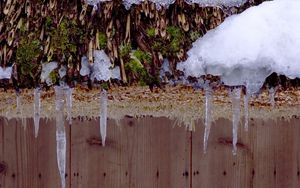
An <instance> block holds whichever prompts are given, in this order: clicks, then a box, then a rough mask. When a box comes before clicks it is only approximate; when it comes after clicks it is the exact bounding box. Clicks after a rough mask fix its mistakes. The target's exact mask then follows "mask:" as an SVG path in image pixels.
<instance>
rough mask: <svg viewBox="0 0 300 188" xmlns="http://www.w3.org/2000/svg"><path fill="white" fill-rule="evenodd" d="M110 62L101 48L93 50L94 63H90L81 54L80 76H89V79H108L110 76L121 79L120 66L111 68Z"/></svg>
mask: <svg viewBox="0 0 300 188" xmlns="http://www.w3.org/2000/svg"><path fill="white" fill-rule="evenodd" d="M112 66H113V65H112V63H111V62H110V60H109V57H108V56H107V55H106V53H105V52H104V51H103V50H95V51H94V63H93V64H90V63H89V62H88V58H87V57H86V56H83V57H82V58H81V69H80V72H79V73H80V75H81V76H90V78H91V80H95V79H96V80H98V81H101V80H104V81H108V80H109V79H110V78H113V79H121V75H120V68H119V67H118V66H116V67H115V68H112Z"/></svg>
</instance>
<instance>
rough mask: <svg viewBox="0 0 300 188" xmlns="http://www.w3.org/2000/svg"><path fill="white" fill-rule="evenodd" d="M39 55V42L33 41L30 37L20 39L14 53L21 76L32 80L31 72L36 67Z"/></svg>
mask: <svg viewBox="0 0 300 188" xmlns="http://www.w3.org/2000/svg"><path fill="white" fill-rule="evenodd" d="M40 53H41V50H40V41H39V40H33V39H32V38H31V37H30V35H29V36H26V37H24V38H22V39H21V41H20V43H19V46H18V48H17V51H16V63H17V65H18V67H19V70H20V71H21V74H22V75H24V76H30V77H32V78H33V72H34V70H35V69H36V68H37V67H38V63H37V62H36V60H37V58H38V56H39V55H40Z"/></svg>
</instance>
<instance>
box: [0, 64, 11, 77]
mask: <svg viewBox="0 0 300 188" xmlns="http://www.w3.org/2000/svg"><path fill="white" fill-rule="evenodd" d="M11 73H12V67H6V68H2V67H1V66H0V80H2V79H10V77H11Z"/></svg>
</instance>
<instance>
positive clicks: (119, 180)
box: [0, 117, 300, 188]
mask: <svg viewBox="0 0 300 188" xmlns="http://www.w3.org/2000/svg"><path fill="white" fill-rule="evenodd" d="M299 123H300V120H299V119H296V118H294V119H292V120H289V121H288V120H284V119H278V120H277V121H274V120H269V121H262V120H251V121H250V129H249V132H245V131H244V130H242V129H240V130H239V140H238V153H237V155H236V156H233V155H232V152H231V151H232V145H231V137H232V136H231V134H232V132H231V122H230V121H229V120H225V119H219V120H218V121H216V122H215V123H214V124H213V126H212V129H211V134H210V137H209V145H208V152H207V154H205V155H204V154H203V151H202V150H203V147H202V145H203V131H204V127H203V124H202V123H201V122H200V121H199V122H198V126H197V127H196V131H195V132H188V131H185V128H184V127H178V126H173V124H174V121H171V120H168V119H167V118H150V117H146V118H142V119H139V120H137V119H133V118H124V119H123V120H121V122H120V125H119V126H118V125H117V124H116V122H115V121H114V120H109V122H108V137H107V144H106V147H102V146H101V145H100V144H101V143H100V140H99V137H100V136H99V123H98V121H96V120H92V121H79V120H76V121H73V124H72V125H71V126H69V125H66V127H67V129H66V130H67V149H68V151H67V174H66V183H67V186H66V187H67V188H71V187H72V188H96V187H97V188H98V187H101V188H103V187H104V188H105V187H109V188H110V187H116V188H125V187H136V188H154V187H159V188H177V187H178V188H189V187H197V188H199V187H203V188H210V187H216V188H223V187H224V188H225V187H226V188H227V187H228V188H235V187H236V188H246V187H262V188H268V187H270V188H275V187H278V188H293V187H295V188H298V187H300V172H299V171H300V124H299ZM22 124H23V125H22ZM24 126H26V127H24ZM33 132H34V127H33V120H32V119H27V120H25V122H24V121H23V123H22V121H21V120H16V119H12V120H9V121H7V120H6V119H5V118H1V119H0V162H1V166H0V188H60V187H61V186H60V177H59V174H58V168H57V162H56V143H55V121H54V120H45V119H42V120H41V125H40V130H39V135H38V138H34V133H33Z"/></svg>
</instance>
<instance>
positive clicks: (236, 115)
mask: <svg viewBox="0 0 300 188" xmlns="http://www.w3.org/2000/svg"><path fill="white" fill-rule="evenodd" d="M240 100H241V88H240V87H236V88H234V89H232V91H231V102H232V144H233V150H232V153H233V155H236V153H237V147H236V144H237V132H238V125H239V123H240Z"/></svg>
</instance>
